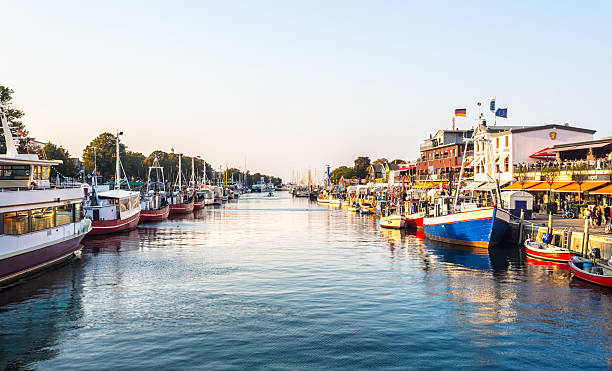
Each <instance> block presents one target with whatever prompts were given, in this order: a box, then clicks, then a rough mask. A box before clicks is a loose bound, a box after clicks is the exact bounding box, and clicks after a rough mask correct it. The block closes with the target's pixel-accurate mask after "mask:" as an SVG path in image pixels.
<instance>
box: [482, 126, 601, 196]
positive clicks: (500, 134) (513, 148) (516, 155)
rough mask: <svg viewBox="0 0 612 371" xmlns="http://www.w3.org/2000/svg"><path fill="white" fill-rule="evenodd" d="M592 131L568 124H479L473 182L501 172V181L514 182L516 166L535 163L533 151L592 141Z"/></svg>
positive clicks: (483, 180) (499, 174) (502, 182)
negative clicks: (514, 168)
mask: <svg viewBox="0 0 612 371" xmlns="http://www.w3.org/2000/svg"><path fill="white" fill-rule="evenodd" d="M593 134H595V130H590V129H583V128H577V127H574V126H569V125H568V124H563V125H558V124H547V125H536V126H485V125H478V126H477V127H476V128H475V129H474V161H473V163H472V164H473V165H472V166H473V167H474V181H475V182H487V181H489V180H490V179H487V173H488V174H498V176H499V178H498V180H499V182H500V184H504V183H508V182H511V181H513V179H514V172H513V165H515V164H520V163H530V162H536V161H537V159H536V158H534V157H533V155H534V154H536V153H537V152H541V151H542V150H545V149H549V148H552V147H553V146H555V145H558V144H564V143H572V142H580V141H588V140H593ZM487 166H488V167H489V169H486V167H487ZM487 170H488V172H487Z"/></svg>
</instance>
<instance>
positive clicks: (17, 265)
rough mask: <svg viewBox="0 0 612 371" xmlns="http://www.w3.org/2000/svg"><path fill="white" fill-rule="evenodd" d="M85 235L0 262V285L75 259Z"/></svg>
mask: <svg viewBox="0 0 612 371" xmlns="http://www.w3.org/2000/svg"><path fill="white" fill-rule="evenodd" d="M83 237H85V233H83V234H78V235H74V237H72V238H69V239H66V240H64V241H61V242H58V243H55V244H52V245H49V246H45V247H41V248H38V249H35V250H32V251H28V252H26V253H23V254H19V255H15V256H11V257H9V258H5V259H2V260H0V285H4V284H7V283H10V282H13V281H15V280H18V279H20V278H23V277H26V276H28V275H30V274H34V273H36V272H39V271H41V270H43V269H47V268H50V267H51V266H53V265H55V264H59V263H61V262H63V261H65V260H68V259H70V258H72V257H74V255H75V253H76V252H77V251H80V250H81V248H82V246H81V244H80V243H81V240H82V239H83Z"/></svg>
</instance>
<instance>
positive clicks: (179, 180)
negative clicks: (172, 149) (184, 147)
mask: <svg viewBox="0 0 612 371" xmlns="http://www.w3.org/2000/svg"><path fill="white" fill-rule="evenodd" d="M178 160H179V168H178V186H179V190H180V189H181V188H183V177H182V175H183V171H182V170H181V162H183V161H181V154H180V153H179V159H178Z"/></svg>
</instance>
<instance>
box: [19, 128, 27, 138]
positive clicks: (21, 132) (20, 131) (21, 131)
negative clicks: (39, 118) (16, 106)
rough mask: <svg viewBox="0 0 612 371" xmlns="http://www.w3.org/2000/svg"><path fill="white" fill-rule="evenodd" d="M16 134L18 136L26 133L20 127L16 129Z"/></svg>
mask: <svg viewBox="0 0 612 371" xmlns="http://www.w3.org/2000/svg"><path fill="white" fill-rule="evenodd" d="M17 135H19V136H20V137H27V136H28V134H26V133H25V132H24V131H23V130H21V129H17Z"/></svg>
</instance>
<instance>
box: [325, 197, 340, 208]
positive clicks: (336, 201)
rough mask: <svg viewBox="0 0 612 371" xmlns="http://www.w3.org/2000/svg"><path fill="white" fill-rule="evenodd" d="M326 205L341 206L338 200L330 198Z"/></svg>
mask: <svg viewBox="0 0 612 371" xmlns="http://www.w3.org/2000/svg"><path fill="white" fill-rule="evenodd" d="M328 204H329V205H331V206H340V205H342V200H341V199H339V198H330V199H329V202H328Z"/></svg>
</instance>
